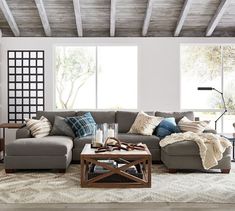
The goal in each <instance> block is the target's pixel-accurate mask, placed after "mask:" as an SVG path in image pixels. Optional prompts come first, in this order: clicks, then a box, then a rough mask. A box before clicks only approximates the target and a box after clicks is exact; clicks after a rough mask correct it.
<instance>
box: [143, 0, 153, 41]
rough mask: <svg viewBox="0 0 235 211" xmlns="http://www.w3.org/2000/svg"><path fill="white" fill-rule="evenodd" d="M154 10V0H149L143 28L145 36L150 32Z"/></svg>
mask: <svg viewBox="0 0 235 211" xmlns="http://www.w3.org/2000/svg"><path fill="white" fill-rule="evenodd" d="M152 10H153V0H148V4H147V9H146V13H145V18H144V24H143V28H142V36H143V37H145V36H146V35H147V33H148V29H149V24H150V20H151V15H152Z"/></svg>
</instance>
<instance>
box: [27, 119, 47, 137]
mask: <svg viewBox="0 0 235 211" xmlns="http://www.w3.org/2000/svg"><path fill="white" fill-rule="evenodd" d="M25 122H26V126H27V127H28V129H29V130H30V132H31V134H32V136H33V137H35V138H42V137H45V136H48V135H49V133H50V131H51V123H50V122H49V120H48V119H47V118H45V117H44V116H41V118H40V119H39V120H38V119H26V120H25Z"/></svg>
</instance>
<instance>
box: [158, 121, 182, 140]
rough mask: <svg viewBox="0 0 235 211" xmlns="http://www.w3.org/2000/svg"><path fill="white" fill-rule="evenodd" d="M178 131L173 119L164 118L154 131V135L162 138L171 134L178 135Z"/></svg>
mask: <svg viewBox="0 0 235 211" xmlns="http://www.w3.org/2000/svg"><path fill="white" fill-rule="evenodd" d="M179 132H180V130H179V128H178V126H177V125H176V122H175V118H174V117H169V118H165V119H164V120H162V121H161V122H160V124H159V125H158V127H157V128H156V129H155V131H154V135H156V136H158V137H160V138H164V137H165V136H168V135H170V134H172V133H179Z"/></svg>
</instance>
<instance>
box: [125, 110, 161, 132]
mask: <svg viewBox="0 0 235 211" xmlns="http://www.w3.org/2000/svg"><path fill="white" fill-rule="evenodd" d="M162 120H163V118H162V117H155V116H149V115H148V114H146V113H144V112H143V111H141V112H139V113H138V115H137V117H136V119H135V121H134V123H133V125H132V126H131V129H130V131H129V132H128V133H134V134H142V135H147V136H151V135H152V134H153V131H154V129H155V128H156V127H157V126H158V125H159V124H160V122H161V121H162Z"/></svg>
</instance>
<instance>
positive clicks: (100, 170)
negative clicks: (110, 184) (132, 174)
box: [94, 160, 117, 174]
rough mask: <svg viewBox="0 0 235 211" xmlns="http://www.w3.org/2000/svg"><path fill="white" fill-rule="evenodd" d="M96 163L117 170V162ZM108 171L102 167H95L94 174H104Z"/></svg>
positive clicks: (103, 161)
mask: <svg viewBox="0 0 235 211" xmlns="http://www.w3.org/2000/svg"><path fill="white" fill-rule="evenodd" d="M98 162H102V163H105V164H107V165H109V166H112V167H114V168H117V162H116V161H114V160H98ZM108 171H109V170H108V169H106V168H104V167H102V166H98V165H95V167H94V173H98V174H100V173H106V172H108Z"/></svg>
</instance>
